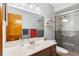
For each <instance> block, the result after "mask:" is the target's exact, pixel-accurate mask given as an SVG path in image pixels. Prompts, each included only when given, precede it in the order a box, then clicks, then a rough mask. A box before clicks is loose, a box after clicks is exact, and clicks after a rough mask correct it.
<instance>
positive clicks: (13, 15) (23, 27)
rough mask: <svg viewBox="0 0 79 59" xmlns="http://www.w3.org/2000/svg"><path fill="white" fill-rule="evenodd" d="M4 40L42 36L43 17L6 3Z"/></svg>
mask: <svg viewBox="0 0 79 59" xmlns="http://www.w3.org/2000/svg"><path fill="white" fill-rule="evenodd" d="M17 5H21V4H17ZM6 12H7V21H6V23H7V26H6V42H9V41H16V40H21V39H28V38H35V37H44V17H43V16H41V15H39V14H35V13H32V12H29V11H27V10H22V9H20V8H17V7H14V6H10V4H9V5H7V10H6Z"/></svg>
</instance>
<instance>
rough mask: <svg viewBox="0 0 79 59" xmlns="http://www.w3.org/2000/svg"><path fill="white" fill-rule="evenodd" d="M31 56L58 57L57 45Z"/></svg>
mask: <svg viewBox="0 0 79 59" xmlns="http://www.w3.org/2000/svg"><path fill="white" fill-rule="evenodd" d="M31 56H56V45H53V46H51V47H48V48H46V49H43V50H41V51H39V52H37V53H35V54H33V55H31Z"/></svg>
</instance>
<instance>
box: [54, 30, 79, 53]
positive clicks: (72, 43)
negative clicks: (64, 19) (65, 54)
mask: <svg viewBox="0 0 79 59" xmlns="http://www.w3.org/2000/svg"><path fill="white" fill-rule="evenodd" d="M69 34H72V35H71V36H69ZM55 36H56V37H55V39H56V41H57V42H58V45H59V46H61V47H63V48H65V49H67V50H68V51H74V52H79V31H56V34H55Z"/></svg>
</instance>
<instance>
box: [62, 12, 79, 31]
mask: <svg viewBox="0 0 79 59" xmlns="http://www.w3.org/2000/svg"><path fill="white" fill-rule="evenodd" d="M66 17H67V19H68V22H67V23H63V26H62V30H64V31H79V11H78V12H73V13H70V14H66Z"/></svg>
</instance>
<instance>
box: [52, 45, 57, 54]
mask: <svg viewBox="0 0 79 59" xmlns="http://www.w3.org/2000/svg"><path fill="white" fill-rule="evenodd" d="M51 52H52V53H53V52H56V45H54V46H52V47H51Z"/></svg>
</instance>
